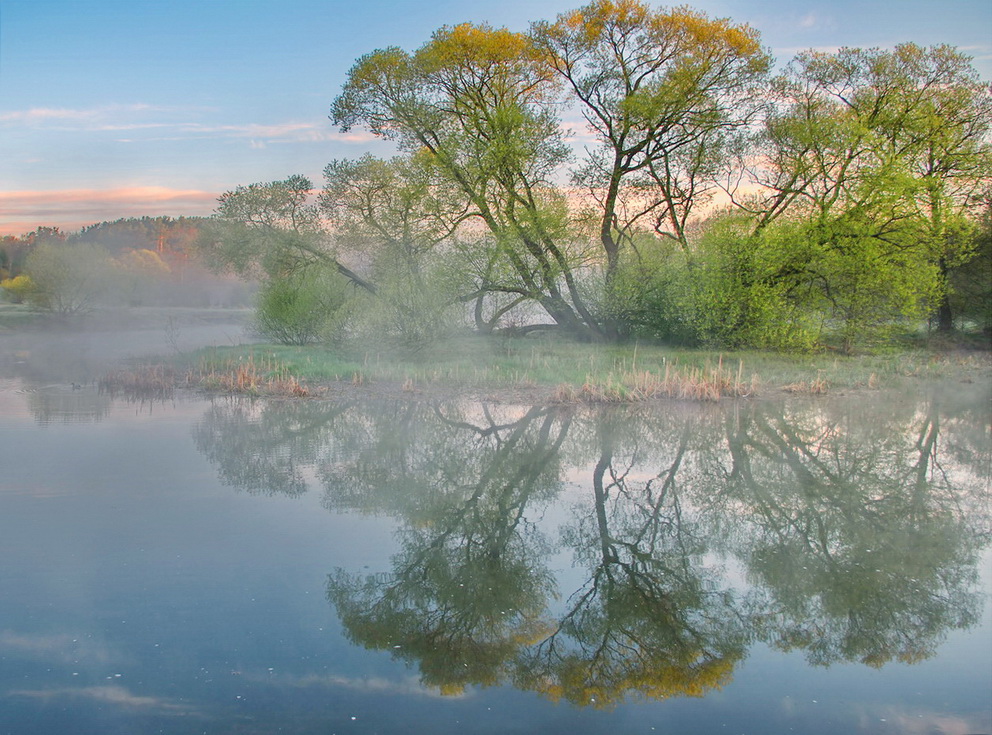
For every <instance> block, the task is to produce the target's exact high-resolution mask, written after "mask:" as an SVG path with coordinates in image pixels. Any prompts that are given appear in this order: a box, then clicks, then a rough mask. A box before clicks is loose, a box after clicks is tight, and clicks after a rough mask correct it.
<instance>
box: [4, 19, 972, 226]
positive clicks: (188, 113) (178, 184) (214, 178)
mask: <svg viewBox="0 0 992 735" xmlns="http://www.w3.org/2000/svg"><path fill="white" fill-rule="evenodd" d="M582 4H583V2H582V1H581V0H580V1H579V2H571V1H568V0H529V1H528V0H501V1H499V2H479V1H478V0H461V1H456V0H428V1H427V2H423V1H418V2H412V1H411V0H396V1H393V2H387V1H386V0H365V1H364V2H362V1H361V0H358V1H355V2H352V1H349V2H339V1H338V0H295V1H294V2H285V0H158V1H156V2H152V1H151V0H0V234H10V233H14V234H16V233H21V232H27V231H30V230H33V229H34V228H35V227H36V226H39V225H55V226H60V227H62V228H63V229H77V228H78V227H80V226H82V225H85V224H89V223H93V222H99V221H101V220H104V219H116V218H118V217H127V216H141V215H144V214H148V215H160V214H165V215H171V216H179V215H184V214H185V215H194V214H202V215H206V214H209V213H210V212H211V211H212V209H213V206H214V204H215V201H216V197H217V196H218V195H219V194H220V193H222V192H223V191H225V190H228V189H232V188H234V187H235V186H238V185H239V184H247V183H251V182H254V181H271V180H274V179H281V178H284V177H286V176H288V175H290V174H294V173H302V174H306V175H308V176H310V177H311V178H312V179H313V180H314V181H315V183H318V184H319V182H320V179H321V171H322V170H323V168H324V166H325V164H326V163H327V162H328V161H330V160H331V159H333V158H350V157H357V156H360V155H362V154H363V153H365V152H367V151H370V150H371V151H373V152H376V153H379V154H388V153H389V149H388V148H386V147H384V146H383V144H381V143H378V142H376V141H373V140H371V139H370V137H369V136H368V135H365V134H364V133H362V132H361V131H355V132H354V133H351V134H348V135H343V134H341V133H340V132H338V131H337V130H335V128H334V127H333V126H332V124H331V122H330V121H329V120H328V119H327V115H328V111H329V107H330V104H331V102H332V100H333V99H334V97H335V95H336V94H337V93H338V92H339V90H340V88H341V85H342V83H343V81H344V78H345V75H346V73H347V71H348V69H349V68H350V67H351V65H352V63H353V62H354V60H355V59H356V58H357V57H359V56H360V55H362V54H364V53H367V52H369V51H372V50H374V49H376V48H381V47H385V46H393V45H395V46H401V47H404V48H408V49H414V48H416V47H418V46H419V45H421V44H422V43H423V42H424V41H426V40H427V39H428V37H429V36H430V34H431V32H432V31H433V30H435V29H436V28H438V27H440V26H442V25H452V24H456V23H460V22H463V21H473V22H481V21H487V22H489V23H491V24H493V25H497V26H507V27H509V28H512V29H515V30H524V29H525V28H526V27H527V24H528V22H529V21H532V20H538V19H542V18H546V19H553V18H554V17H555V16H556V15H557V14H558V13H560V12H562V11H565V10H569V9H572V8H574V7H578V6H580V5H582ZM671 4H679V3H677V2H675V3H671ZM691 4H692V5H693V6H694V7H696V8H698V9H699V10H702V11H704V12H706V13H707V14H709V15H711V16H717V17H729V18H732V19H733V20H735V21H737V22H744V23H749V24H750V25H752V26H753V27H755V28H756V29H757V30H758V31H760V33H761V36H762V40H763V42H764V44H765V45H766V46H768V47H769V48H771V50H772V52H773V53H774V54H775V56H776V58H777V59H778V60H779V61H780V62H781V63H784V62H786V61H788V60H789V58H791V57H792V55H793V54H795V53H796V52H797V51H799V50H802V49H806V48H823V49H834V48H837V47H840V46H862V47H868V46H881V47H891V46H893V45H895V44H897V43H900V42H905V41H912V42H915V43H918V44H921V45H931V44H938V43H949V44H952V45H954V46H957V47H958V48H960V49H962V50H964V51H965V52H967V53H969V54H971V55H972V56H974V57H975V65H976V67H977V68H978V69H979V71H980V72H981V74H982V76H983V77H984V78H986V79H992V3H990V2H988V0H942V1H941V0H860V1H855V0H833V1H826V0H820V1H819V2H808V3H804V2H801V1H796V0H791V1H790V0H697V2H694V3H691Z"/></svg>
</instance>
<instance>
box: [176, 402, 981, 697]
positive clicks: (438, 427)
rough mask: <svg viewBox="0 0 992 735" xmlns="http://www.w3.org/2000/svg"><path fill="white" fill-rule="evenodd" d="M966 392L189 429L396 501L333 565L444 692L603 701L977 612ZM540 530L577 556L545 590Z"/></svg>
mask: <svg viewBox="0 0 992 735" xmlns="http://www.w3.org/2000/svg"><path fill="white" fill-rule="evenodd" d="M974 406H975V402H974V401H970V402H969V401H962V400H961V399H959V398H954V399H953V400H952V399H949V398H948V397H947V396H946V395H941V394H939V393H935V394H933V395H931V396H930V397H928V399H927V400H926V401H924V402H922V403H919V404H917V403H915V402H912V401H907V400H904V401H902V402H884V401H881V400H874V401H873V400H868V399H866V398H864V397H863V396H862V397H858V398H857V399H856V400H852V401H844V400H842V399H839V398H836V399H832V400H831V402H829V403H812V402H810V403H801V402H790V403H788V404H785V405H777V404H774V403H771V402H769V403H767V404H754V405H748V404H731V405H729V406H724V407H717V408H713V407H711V408H706V409H703V408H697V407H687V406H669V407H665V408H664V409H660V410H659V409H657V408H655V409H650V410H641V411H633V410H628V409H620V410H617V409H611V410H592V409H581V410H580V409H575V410H562V409H560V408H552V407H533V408H529V409H514V408H506V407H504V408H502V409H495V408H490V407H484V406H469V405H462V406H459V407H451V406H447V407H435V406H427V405H424V404H418V403H415V402H397V403H383V404H368V403H363V404H354V405H351V404H334V403H318V402H298V403H288V404H253V403H237V402H235V403H230V404H219V405H216V406H214V407H213V408H212V409H211V411H210V412H208V414H207V415H206V416H205V417H204V420H203V421H202V422H201V425H200V426H199V427H198V428H197V431H196V440H197V445H198V446H199V447H200V448H201V450H202V451H204V453H205V454H207V456H209V457H210V458H211V460H212V461H214V463H215V464H216V465H217V467H218V469H219V471H220V473H221V476H222V478H223V479H224V480H225V481H226V482H229V483H231V484H233V485H235V486H237V487H240V488H243V489H246V490H248V491H250V492H283V493H289V494H299V493H301V492H303V491H305V490H306V488H307V487H308V483H310V482H313V483H316V482H318V481H319V483H320V485H321V486H322V488H323V502H324V505H325V507H327V508H328V509H330V510H334V511H343V512H356V511H357V512H362V513H375V514H386V515H391V516H393V517H394V518H396V519H397V529H398V530H397V531H396V533H397V539H398V542H399V551H398V552H397V553H396V554H395V555H394V557H393V559H392V563H391V568H390V570H389V571H388V572H385V573H380V574H354V573H353V572H349V571H347V570H344V569H337V570H335V571H334V572H333V573H332V574H331V575H330V577H329V582H328V589H327V594H328V599H329V601H330V602H331V603H332V604H333V605H334V607H335V608H336V610H337V612H338V614H339V616H340V617H341V620H342V622H343V625H344V628H345V631H346V633H347V635H348V636H349V638H350V639H351V640H352V641H353V642H355V643H357V644H360V645H363V646H365V647H368V648H371V649H380V650H384V651H388V652H390V653H391V655H393V656H394V657H396V658H397V659H400V660H404V661H406V662H408V663H410V664H412V665H415V666H417V667H418V668H419V670H420V673H421V677H422V679H423V681H424V682H425V683H426V684H429V685H431V686H434V687H437V688H438V689H439V690H440V691H442V692H447V693H451V692H458V691H461V690H462V689H464V687H466V686H468V685H493V684H500V683H512V684H514V685H515V686H517V687H519V688H523V689H528V690H533V691H537V692H540V693H542V694H543V695H545V696H547V697H550V698H553V699H564V700H567V701H570V702H573V703H576V704H579V705H594V706H610V705H612V704H615V703H617V702H620V701H622V700H623V699H624V698H626V697H629V696H641V697H650V698H665V697H673V696H685V695H692V696H698V695H702V694H705V693H706V692H707V691H711V690H713V689H715V688H718V687H720V686H722V685H724V684H725V683H726V682H728V681H729V680H730V678H731V676H732V674H733V670H734V668H735V666H736V665H737V663H738V662H739V661H741V660H742V659H743V658H744V656H745V655H746V652H747V648H748V646H749V645H750V644H751V643H753V642H755V641H763V642H766V643H768V644H770V645H772V646H775V647H778V648H780V649H782V650H801V651H803V652H804V654H805V656H806V657H807V659H808V660H809V661H810V662H811V663H814V664H822V665H827V664H831V663H834V662H838V661H860V662H863V663H864V664H867V665H871V666H880V665H882V664H884V663H886V662H888V661H891V660H900V661H904V662H914V661H919V660H921V659H923V658H926V657H928V656H931V655H933V653H934V651H935V650H936V648H937V646H938V645H939V643H940V642H941V640H943V638H944V637H945V636H946V634H947V632H948V631H950V630H953V629H959V628H966V627H968V626H971V625H973V624H974V623H975V622H976V621H977V619H978V617H979V615H980V612H981V606H982V597H981V595H980V594H979V593H978V592H977V591H976V578H977V574H976V569H977V559H978V555H979V553H980V551H981V549H982V548H983V546H984V545H985V544H987V542H988V539H989V532H988V531H989V528H988V527H989V522H988V507H987V494H988V484H989V468H988V464H989V462H988V449H987V448H986V447H987V439H988V435H989V429H988V417H987V412H986V411H984V410H975V409H974ZM983 442H984V443H983ZM566 481H567V482H568V483H570V484H571V485H572V486H573V487H572V489H571V490H569V491H568V492H565V489H566V488H567V487H569V484H567V483H566ZM555 554H562V555H566V554H570V555H571V556H572V560H573V561H572V564H573V567H575V568H576V569H578V570H579V571H580V572H581V574H582V577H581V578H580V581H579V582H576V583H574V585H573V586H571V587H570V588H569V589H564V590H561V592H562V593H563V594H562V595H561V596H559V589H558V586H557V585H559V584H561V581H560V579H556V575H554V574H552V572H551V566H550V564H549V560H550V559H552V558H555V557H554V555H555ZM727 565H732V566H733V568H734V569H740V570H742V571H743V572H744V575H745V578H746V579H743V580H742V579H739V578H737V576H735V575H734V574H730V573H728V572H727V571H726V569H725V567H726V566H727ZM565 578H568V575H566V576H565ZM583 580H584V581H583Z"/></svg>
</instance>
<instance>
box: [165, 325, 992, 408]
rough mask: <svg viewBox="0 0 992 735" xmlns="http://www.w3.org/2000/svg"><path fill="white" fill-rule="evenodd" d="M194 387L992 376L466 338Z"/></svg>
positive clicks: (901, 355) (704, 393)
mask: <svg viewBox="0 0 992 735" xmlns="http://www.w3.org/2000/svg"><path fill="white" fill-rule="evenodd" d="M184 359H185V361H186V370H187V372H188V373H189V379H188V382H189V383H190V384H191V385H193V386H194V387H196V386H198V387H201V388H204V389H207V390H212V391H222V392H237V393H248V394H254V395H287V396H302V395H308V394H310V395H312V394H315V393H319V392H320V387H321V386H326V385H327V384H331V383H350V384H351V385H353V386H362V387H364V388H366V389H369V390H375V384H377V383H380V384H381V383H390V384H393V385H394V386H397V387H399V388H400V389H401V390H403V391H405V392H415V391H419V390H421V389H434V390H438V389H440V390H444V389H447V388H451V389H463V388H467V389H489V388H507V389H531V388H537V389H546V390H547V391H548V393H549V394H551V395H552V396H553V399H554V400H559V401H563V402H572V401H583V402H593V401H599V402H634V401H641V400H648V399H651V398H659V397H666V398H676V399H685V400H706V401H710V400H718V399H719V398H721V397H744V396H755V395H768V394H769V393H774V392H779V391H785V392H789V393H798V394H807V395H827V394H832V393H836V392H839V391H845V390H850V389H875V388H885V387H891V386H894V385H897V384H898V383H899V382H900V381H901V380H903V379H917V378H918V379H938V378H947V377H953V378H964V377H966V376H969V375H970V376H972V378H975V377H977V376H979V375H981V376H985V377H987V376H989V375H990V374H992V371H990V360H989V353H988V352H977V351H976V352H963V351H958V352H949V353H935V352H928V351H926V350H921V349H913V350H902V351H896V350H893V351H891V352H886V353H881V354H874V355H860V356H845V355H838V354H836V353H830V352H824V353H818V354H804V355H786V354H779V353H770V352H756V351H737V352H724V353H721V352H717V351H709V350H688V349H680V350H675V349H671V348H665V347H659V346H654V345H643V344H628V345H592V344H588V343H579V342H572V341H569V340H565V339H561V338H553V337H544V338H534V337H533V336H532V337H521V338H497V339H493V338H484V337H477V336H464V337H460V338H457V339H453V340H450V341H448V342H446V343H443V344H441V345H439V346H437V347H435V348H434V349H433V350H432V351H430V352H427V351H420V352H416V353H410V352H408V353H402V352H395V351H389V350H387V349H379V348H374V347H369V348H367V349H354V348H352V349H342V348H328V347H320V346H310V347H287V346H276V345H253V346H238V347H217V348H209V349H206V350H200V351H198V352H195V353H191V354H190V355H187V356H186V357H185V358H184Z"/></svg>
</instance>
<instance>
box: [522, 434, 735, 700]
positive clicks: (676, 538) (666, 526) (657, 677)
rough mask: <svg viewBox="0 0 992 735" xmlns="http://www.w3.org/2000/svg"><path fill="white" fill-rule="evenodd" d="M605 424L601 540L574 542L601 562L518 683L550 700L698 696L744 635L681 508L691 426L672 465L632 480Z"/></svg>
mask: <svg viewBox="0 0 992 735" xmlns="http://www.w3.org/2000/svg"><path fill="white" fill-rule="evenodd" d="M603 429H604V431H603V432H602V449H601V453H600V457H599V460H598V461H597V463H596V465H595V467H594V469H593V473H592V485H593V502H594V515H595V526H594V528H593V529H592V533H593V534H594V535H595V540H594V539H593V538H590V537H589V536H587V535H581V534H580V535H577V536H573V537H572V539H571V543H572V544H573V545H577V546H581V547H582V548H598V549H599V550H600V556H599V559H598V561H597V562H596V564H595V566H594V568H593V570H592V574H591V577H590V580H589V581H588V582H587V583H586V585H584V586H583V588H581V589H580V590H578V591H577V592H576V593H575V594H574V595H573V596H572V597H571V598H570V600H569V608H568V609H567V610H566V611H565V613H564V614H563V615H562V616H561V617H560V620H559V624H558V626H557V628H556V629H555V630H554V631H553V632H552V633H551V635H549V636H548V637H547V638H546V639H545V640H544V641H542V642H541V643H540V644H539V645H537V646H536V647H534V648H533V649H532V650H531V651H530V652H529V653H528V655H527V656H526V657H524V658H523V659H522V661H521V664H520V666H519V668H518V673H517V679H518V681H519V682H520V683H522V684H523V685H525V686H529V687H533V688H537V689H539V690H541V691H543V692H544V693H545V694H547V695H548V696H550V697H552V698H555V699H557V698H565V699H568V700H569V701H572V702H575V703H577V704H593V705H596V706H609V705H612V704H614V703H616V702H617V701H620V700H622V699H623V698H624V697H625V696H626V695H627V694H628V693H630V692H638V693H640V694H642V695H644V696H649V697H655V698H666V697H672V696H679V695H700V694H702V693H703V692H705V691H706V690H708V689H711V688H713V687H719V686H721V685H722V684H723V683H725V682H726V681H727V679H728V678H729V676H730V673H731V671H732V670H733V667H734V665H735V664H736V662H737V661H738V660H739V659H740V658H741V657H742V656H743V653H744V640H745V634H744V628H743V625H742V622H741V621H740V620H739V619H737V618H736V617H735V615H734V614H733V613H732V611H731V610H730V608H729V607H728V605H729V602H730V600H731V596H730V594H729V592H726V591H725V592H722V593H715V592H714V590H715V589H716V586H715V584H714V583H715V580H714V579H712V575H711V574H710V573H708V572H707V571H706V570H705V569H704V568H703V567H702V566H701V565H700V564H698V561H697V560H698V557H699V556H701V554H702V552H703V551H704V550H705V548H704V545H703V544H702V543H701V541H700V539H698V538H697V537H696V536H695V534H694V532H693V531H692V530H691V529H690V528H688V524H687V522H686V521H685V519H684V517H683V513H682V509H681V507H680V499H679V493H678V490H677V478H678V476H679V471H680V468H681V466H682V463H683V460H684V458H685V455H686V451H687V448H688V442H689V438H690V435H689V432H688V431H684V432H683V433H682V436H681V438H680V440H679V443H678V446H677V448H676V450H675V456H674V458H673V459H672V461H671V463H670V464H669V465H668V467H667V468H666V469H664V470H663V471H661V472H659V473H657V474H656V475H655V476H654V477H652V478H651V479H649V480H647V481H645V482H643V483H635V482H634V481H633V480H631V478H630V476H631V474H632V470H633V468H634V466H635V460H634V459H633V458H631V459H630V460H629V461H628V462H626V463H624V465H623V469H617V467H616V458H615V456H614V446H613V436H612V431H611V429H610V427H609V426H604V427H603ZM633 456H636V452H635V453H634V455H633ZM607 478H608V481H607ZM659 485H660V487H659Z"/></svg>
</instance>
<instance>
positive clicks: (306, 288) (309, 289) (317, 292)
mask: <svg viewBox="0 0 992 735" xmlns="http://www.w3.org/2000/svg"><path fill="white" fill-rule="evenodd" d="M349 289H350V287H349V286H348V283H347V281H346V280H345V278H344V277H343V276H340V275H339V274H338V273H337V272H336V271H333V270H330V269H329V268H322V267H317V266H311V267H309V268H306V269H304V270H301V271H297V272H295V273H292V274H288V275H285V276H282V277H276V278H272V279H271V280H269V281H268V282H267V283H266V284H265V285H263V286H262V288H261V290H260V291H259V294H258V307H257V310H256V312H255V322H254V329H255V331H256V332H257V333H258V334H259V335H260V336H262V337H264V338H265V339H270V340H273V341H275V342H279V343H281V344H286V345H305V344H309V343H311V342H316V341H318V340H319V339H321V338H322V337H324V336H325V335H326V334H327V332H328V331H329V330H331V329H332V328H333V324H334V322H335V321H336V320H337V319H338V318H339V315H340V312H341V311H342V307H343V305H344V303H345V301H346V299H347V297H348V290H349Z"/></svg>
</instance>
